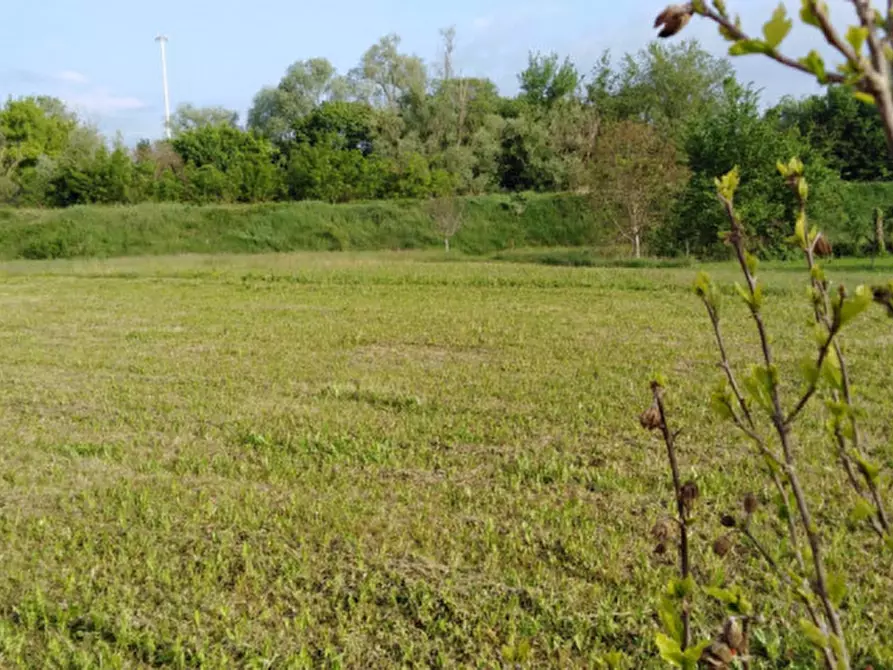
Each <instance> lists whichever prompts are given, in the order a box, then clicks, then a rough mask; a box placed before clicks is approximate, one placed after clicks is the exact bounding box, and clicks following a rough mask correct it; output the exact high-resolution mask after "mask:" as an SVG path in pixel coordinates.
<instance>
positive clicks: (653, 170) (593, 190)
mask: <svg viewBox="0 0 893 670" xmlns="http://www.w3.org/2000/svg"><path fill="white" fill-rule="evenodd" d="M687 176H688V175H687V172H686V169H685V167H684V166H682V165H680V162H679V155H678V153H677V151H676V147H675V146H674V145H673V144H672V142H667V140H666V139H665V138H664V137H661V136H660V134H659V133H658V132H657V131H656V130H654V128H653V127H652V126H650V125H648V124H645V123H641V122H636V121H618V122H615V123H613V124H611V125H609V126H608V127H607V128H605V129H604V130H603V131H602V133H601V135H600V136H599V138H598V140H597V142H596V148H595V151H594V154H593V159H592V168H591V171H590V174H589V179H588V183H587V185H588V187H589V189H588V190H589V197H590V199H591V200H592V202H593V206H594V207H595V208H596V209H597V210H600V211H603V212H605V214H606V216H608V217H609V218H610V219H611V220H612V221H613V222H614V225H615V226H617V230H618V231H619V233H620V235H621V236H623V237H624V238H625V239H626V240H628V241H629V242H630V244H632V246H633V252H634V254H635V256H636V258H639V257H640V256H641V255H642V254H641V241H642V238H643V237H644V236H645V235H646V234H647V233H648V232H649V231H650V230H652V229H653V228H654V227H655V226H656V225H657V224H658V223H660V222H661V220H662V218H663V215H664V212H665V211H666V208H667V205H668V203H669V202H670V201H671V200H672V198H673V196H674V194H675V192H676V191H677V190H678V189H680V188H681V187H682V186H683V185H684V184H685V181H686V178H687Z"/></svg>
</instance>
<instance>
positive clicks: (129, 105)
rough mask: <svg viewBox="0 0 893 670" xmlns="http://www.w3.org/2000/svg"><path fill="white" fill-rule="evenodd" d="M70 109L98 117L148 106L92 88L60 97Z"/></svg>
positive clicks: (133, 98) (128, 97)
mask: <svg viewBox="0 0 893 670" xmlns="http://www.w3.org/2000/svg"><path fill="white" fill-rule="evenodd" d="M62 99H63V100H64V101H65V102H66V103H67V104H68V105H70V106H71V107H73V108H76V109H78V110H79V111H82V112H85V113H88V114H97V115H100V116H105V115H115V114H120V113H121V112H133V111H137V110H141V109H145V108H146V107H148V105H147V104H146V103H145V102H144V101H142V100H140V99H139V98H135V97H133V96H125V95H115V94H113V93H110V92H109V91H108V90H107V89H104V88H99V87H96V88H92V89H90V90H87V91H82V92H77V93H71V94H68V95H64V96H62Z"/></svg>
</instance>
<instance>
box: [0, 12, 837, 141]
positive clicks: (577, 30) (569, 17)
mask: <svg viewBox="0 0 893 670" xmlns="http://www.w3.org/2000/svg"><path fill="white" fill-rule="evenodd" d="M665 2H666V0H625V1H624V0H621V1H619V2H617V1H613V2H612V1H609V0H551V1H534V0H518V1H516V2H510V1H508V0H447V1H446V2H433V1H431V0H328V1H323V2H318V1H317V2H306V1H302V0H249V1H247V2H245V1H238V2H237V1H236V0H152V1H151V2H150V1H147V0H34V1H32V2H10V3H8V5H9V6H7V7H6V9H5V10H4V20H3V22H2V24H0V45H2V48H0V98H2V99H4V100H5V99H6V97H7V96H8V95H13V96H18V95H26V94H32V93H44V94H49V95H56V96H59V97H60V98H62V99H63V100H65V101H66V102H68V103H69V104H70V105H71V106H72V107H74V108H75V109H76V110H77V111H78V112H80V113H81V114H82V116H84V117H85V118H87V119H89V120H92V121H94V122H95V123H97V124H98V125H99V127H100V128H101V129H102V130H103V131H104V132H105V133H107V134H108V135H109V136H113V134H114V132H115V130H120V131H122V133H123V135H124V139H125V141H127V143H128V144H130V143H133V142H135V141H136V140H137V139H139V138H140V137H151V138H155V137H158V136H159V135H160V134H161V129H162V116H163V111H162V110H163V101H162V93H161V91H162V89H161V74H160V57H159V52H158V45H157V44H156V43H155V42H154V41H153V39H154V37H155V35H156V34H158V33H159V32H164V33H166V34H167V35H168V36H169V37H170V43H169V46H168V58H169V73H170V90H171V99H172V107H176V105H177V104H178V103H181V102H191V103H193V104H196V105H223V106H226V107H229V108H232V109H236V110H238V111H239V112H240V114H241V115H242V118H243V119H244V115H245V111H246V110H247V108H248V107H249V105H250V104H251V98H252V97H253V95H254V94H255V93H256V92H257V91H258V90H259V89H260V88H261V87H262V86H264V85H268V84H275V83H276V82H278V80H279V78H280V76H281V75H282V73H283V72H284V71H285V68H286V67H287V66H288V65H289V64H290V63H292V62H294V61H296V60H299V59H305V58H310V57H314V56H325V57H327V58H329V59H330V60H331V61H332V62H333V63H334V64H335V65H336V66H337V67H338V68H339V70H341V71H346V70H347V69H349V68H350V67H352V66H353V65H355V64H356V63H357V61H358V60H359V58H360V55H361V54H362V52H363V51H364V50H365V49H366V48H367V47H368V46H369V45H371V44H372V43H374V42H375V41H377V40H378V38H379V37H381V36H383V35H385V34H387V33H389V32H396V33H398V34H399V35H400V36H401V37H402V38H403V45H402V47H403V49H404V50H405V51H407V52H410V53H415V54H417V55H419V56H421V57H423V58H425V59H426V60H428V61H431V60H433V59H434V58H436V55H437V50H438V46H439V45H438V30H439V29H440V28H442V27H445V26H448V25H451V24H452V25H455V26H456V28H457V32H458V47H457V66H458V68H459V69H460V70H461V71H462V72H463V73H464V74H468V75H478V76H489V77H491V78H492V79H493V80H494V81H496V83H497V84H498V85H499V86H500V88H501V89H502V90H503V92H505V93H511V92H513V91H514V90H515V87H516V75H517V73H518V71H519V70H520V69H522V68H523V66H524V64H525V62H526V57H527V53H528V51H530V50H541V51H556V52H558V53H559V54H561V55H562V56H563V55H569V56H571V58H573V59H574V60H575V61H576V63H577V64H578V66H579V68H580V69H581V70H582V71H588V70H589V69H590V68H591V67H592V65H593V63H594V62H595V61H596V59H597V58H598V56H599V55H600V54H601V53H602V51H604V50H605V49H611V50H612V52H614V53H615V54H617V55H619V54H621V53H623V52H625V51H634V50H637V49H639V48H641V47H642V46H644V45H645V44H646V43H647V41H648V40H649V39H651V38H652V36H653V34H654V33H653V31H652V30H651V24H652V22H653V19H654V16H655V14H656V12H657V11H659V10H660V9H661V8H662V6H663V5H664V4H665ZM729 4H730V5H731V6H733V7H736V8H737V9H739V10H740V11H741V13H742V18H743V19H744V22H745V26H746V27H747V28H748V30H751V31H753V32H757V33H758V32H759V28H760V23H761V22H762V20H764V19H765V18H767V17H768V15H769V13H770V12H771V9H772V8H773V7H774V6H776V5H777V0H730V2H729ZM786 4H787V5H788V7H789V9H791V10H793V11H794V12H796V10H797V8H798V6H799V4H800V3H799V1H797V2H793V1H792V0H787V3H786ZM831 5H832V9H833V10H836V11H837V13H838V14H842V13H843V11H845V10H842V9H841V7H842V5H843V0H832V1H831ZM685 36H686V37H697V38H699V39H700V40H701V41H702V43H703V44H704V46H706V47H707V48H709V49H710V50H711V51H712V52H713V53H717V54H720V53H724V50H725V48H726V45H725V44H724V43H723V42H722V41H721V40H720V38H718V37H717V36H716V34H715V29H714V27H713V26H712V24H708V23H707V22H705V21H697V20H696V21H694V22H693V23H692V25H691V26H690V27H689V29H688V30H686V32H685ZM814 42H815V37H814V36H812V35H811V34H809V33H806V34H805V35H804V34H802V33H797V34H795V35H794V36H792V38H791V40H790V42H789V43H788V44H786V47H787V48H788V49H789V50H790V51H792V52H793V53H796V54H797V55H802V54H804V53H805V52H806V51H807V50H808V45H809V46H811V45H812V44H813V43H814ZM734 62H735V63H736V66H738V69H739V72H740V74H741V76H742V77H743V78H744V79H745V80H748V81H749V80H754V79H755V80H758V83H759V84H760V86H762V87H763V88H765V89H766V95H767V97H770V98H776V97H778V96H779V95H781V94H784V93H794V94H800V93H804V92H813V91H814V90H815V87H814V86H812V85H810V83H809V81H808V78H807V77H805V76H804V75H796V74H788V73H786V72H785V71H784V70H782V69H781V68H779V67H776V66H774V65H773V64H769V63H768V61H764V59H762V58H760V57H756V56H754V57H748V58H746V59H741V58H739V59H735V61H734ZM758 70H762V71H761V72H758Z"/></svg>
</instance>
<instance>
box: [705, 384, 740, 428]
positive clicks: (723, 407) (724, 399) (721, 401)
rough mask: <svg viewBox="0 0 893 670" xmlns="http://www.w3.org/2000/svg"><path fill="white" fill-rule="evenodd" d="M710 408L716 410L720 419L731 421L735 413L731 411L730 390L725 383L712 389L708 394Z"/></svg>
mask: <svg viewBox="0 0 893 670" xmlns="http://www.w3.org/2000/svg"><path fill="white" fill-rule="evenodd" d="M710 408H711V409H712V410H713V411H714V412H716V415H717V416H718V417H719V418H720V419H725V420H726V421H733V420H734V419H735V413H734V412H733V411H732V392H731V391H730V390H729V388H728V386H727V385H726V384H723V385H722V388H720V389H717V390H716V391H714V392H713V393H712V394H711V396H710Z"/></svg>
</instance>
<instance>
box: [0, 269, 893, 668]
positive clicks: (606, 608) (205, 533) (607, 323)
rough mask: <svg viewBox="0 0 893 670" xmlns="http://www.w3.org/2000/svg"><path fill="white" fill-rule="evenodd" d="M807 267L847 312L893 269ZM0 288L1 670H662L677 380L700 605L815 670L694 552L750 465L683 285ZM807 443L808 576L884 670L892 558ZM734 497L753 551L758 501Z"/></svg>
mask: <svg viewBox="0 0 893 670" xmlns="http://www.w3.org/2000/svg"><path fill="white" fill-rule="evenodd" d="M432 261H436V262H432ZM830 266H831V267H830V270H829V271H833V272H834V274H835V276H836V277H837V278H839V279H840V280H843V281H846V282H847V283H848V284H850V285H855V284H857V283H871V282H874V281H876V280H878V278H879V277H883V276H889V275H890V273H891V271H893V265H891V264H890V262H889V261H878V262H877V265H876V266H875V267H874V269H873V268H872V264H871V262H870V261H868V260H866V261H846V260H834V261H831V264H830ZM699 269H707V270H709V271H710V272H711V273H712V274H713V276H714V278H715V279H716V280H717V281H718V282H722V283H723V284H726V285H728V284H729V283H730V281H731V280H732V279H733V278H734V277H735V268H734V267H733V266H731V265H727V264H718V265H714V266H709V267H702V268H699ZM0 272H2V279H3V281H2V284H0V306H2V313H3V315H4V318H3V320H2V324H0V337H2V339H3V342H4V346H3V356H2V358H0V376H2V379H3V382H4V383H3V384H2V386H0V388H2V390H0V417H2V418H0V445H2V446H0V449H2V463H3V474H2V482H0V504H2V509H3V515H2V524H0V532H2V547H3V571H2V579H0V613H2V619H0V621H2V623H0V661H2V664H3V665H4V666H6V667H35V666H44V665H48V666H52V667H99V666H100V665H102V667H154V666H169V667H200V666H201V667H233V666H239V667H296V668H299V667H382V666H393V665H403V666H409V667H438V666H440V667H454V666H466V667H467V666H472V667H494V666H499V665H500V664H511V663H513V662H519V663H521V664H522V666H526V667H533V666H542V665H545V664H550V665H553V666H556V667H581V668H582V667H593V665H595V666H596V667H597V666H598V664H599V663H601V662H605V663H608V662H609V661H610V662H614V661H615V659H616V658H617V657H616V656H613V655H612V652H620V653H622V655H623V657H624V658H625V659H626V660H625V661H616V662H617V665H615V666H614V667H630V668H632V667H635V668H652V667H653V668H656V667H662V666H661V663H662V662H661V661H660V660H659V659H657V658H656V655H655V650H654V647H653V636H654V633H655V631H656V630H657V627H656V626H657V624H656V622H655V620H654V617H655V607H656V604H657V599H658V597H659V594H660V593H661V591H662V589H663V588H664V585H665V584H666V582H667V581H668V580H669V579H670V578H671V577H672V575H673V574H674V572H675V568H674V566H673V557H672V555H668V556H662V555H656V554H654V553H653V552H654V539H653V537H652V535H651V531H652V526H653V525H654V524H655V522H656V521H657V520H658V519H659V518H660V517H661V515H663V514H665V513H666V511H667V510H668V509H669V505H670V504H671V502H672V490H671V488H670V486H669V484H668V480H667V474H666V466H665V452H664V448H663V446H662V444H661V442H660V441H659V439H658V438H657V437H654V436H652V435H650V434H648V433H646V432H644V431H642V429H641V427H640V426H639V414H640V412H641V411H642V409H643V408H644V406H645V404H646V397H647V386H646V385H644V382H645V380H646V379H647V372H648V371H651V370H661V371H663V372H664V374H666V376H667V377H668V379H669V380H670V381H671V382H672V390H671V391H670V392H669V393H668V396H667V400H666V401H667V404H668V407H669V408H670V411H672V413H673V420H674V422H676V423H678V425H680V426H683V425H684V426H685V438H684V440H681V441H680V446H679V449H680V453H681V456H680V458H681V459H683V463H684V468H685V472H686V476H690V477H692V478H694V479H695V480H696V481H697V483H698V485H699V487H700V489H701V491H702V497H703V499H704V500H705V501H708V502H707V503H705V504H706V507H705V508H703V509H702V511H701V516H702V517H703V524H702V525H701V527H700V528H699V530H698V531H697V535H696V537H695V538H694V540H693V542H692V545H693V552H694V554H695V556H696V563H695V564H696V565H697V566H698V576H699V579H703V580H706V581H707V582H708V583H709V582H717V583H719V582H727V583H729V584H739V585H741V586H742V587H744V588H745V589H747V590H748V591H747V592H748V595H749V596H750V597H751V599H752V600H753V601H754V602H756V603H757V604H758V606H759V608H760V613H761V615H762V616H763V617H764V618H765V622H764V623H763V624H761V625H760V626H759V630H758V633H757V637H756V638H755V641H754V642H752V649H753V652H754V653H755V655H756V657H757V658H758V659H759V663H760V666H758V667H778V668H782V667H789V668H806V667H812V664H811V663H812V661H811V658H812V656H811V653H812V652H811V651H810V648H809V643H808V642H807V641H805V640H804V639H802V638H801V637H800V636H798V635H792V634H790V631H789V620H790V618H791V617H792V616H793V612H794V609H792V608H795V605H794V604H793V603H791V602H790V601H788V600H787V599H786V598H784V597H782V596H781V595H780V593H779V592H778V591H776V590H775V589H773V588H771V585H770V583H768V582H767V581H766V569H765V567H764V565H763V563H761V559H760V557H759V556H757V555H755V554H754V553H753V551H752V550H750V549H748V548H747V547H746V546H744V545H736V546H735V548H734V549H733V550H732V551H731V552H730V554H729V555H728V556H727V557H726V558H724V559H720V558H718V557H717V556H715V555H714V554H713V552H712V551H711V544H712V542H713V541H714V539H715V534H716V531H717V529H719V528H720V526H719V521H720V516H721V515H722V514H724V513H725V512H727V511H728V510H729V509H732V508H734V507H735V506H736V505H737V504H738V503H737V501H738V500H739V499H740V497H741V496H743V495H744V494H745V493H746V492H749V491H752V490H754V486H755V482H757V481H760V476H759V475H758V473H759V472H760V469H761V467H762V465H761V462H760V461H759V460H758V459H754V458H753V457H752V456H751V455H750V452H749V451H748V450H747V449H746V448H745V447H744V444H743V443H744V440H745V438H743V437H738V436H736V435H731V434H730V433H729V432H728V429H727V428H725V427H724V426H723V424H722V423H721V421H720V420H719V419H718V418H716V416H715V415H714V413H713V412H712V411H711V410H710V408H709V393H710V389H712V387H713V381H714V380H715V376H716V369H715V360H714V358H715V357H714V354H713V350H712V337H713V334H712V331H711V329H710V327H709V323H708V322H706V319H705V317H704V313H703V306H702V305H701V304H700V303H699V301H698V300H697V298H696V297H695V296H694V295H693V293H692V292H691V284H692V280H693V277H694V274H695V269H694V268H686V267H683V268H673V267H638V268H620V267H610V268H598V267H594V268H583V267H577V268H562V267H546V266H542V265H539V266H538V265H530V264H519V263H493V262H476V261H463V262H456V261H455V260H454V261H449V260H446V256H445V255H444V254H442V253H439V254H435V255H431V254H429V253H424V254H420V253H419V252H408V253H405V254H372V255H370V254H356V253H341V254H276V255H256V256H248V255H237V256H221V255H217V256H201V255H193V256H180V257H157V258H142V259H127V260H105V261H101V260H81V261H50V262H46V261H30V262H25V261H17V262H6V263H4V264H3V265H2V266H0ZM802 273H803V268H802V266H801V264H797V265H796V266H795V265H793V264H784V263H776V264H769V265H768V266H766V267H764V268H763V269H762V277H763V278H764V279H765V281H766V283H767V285H768V286H769V287H771V289H770V290H769V291H767V296H766V305H765V311H766V314H767V320H768V321H769V323H772V324H774V325H773V326H772V329H771V334H772V337H773V340H774V341H775V342H776V343H777V345H778V348H779V351H781V352H785V354H784V357H783V358H782V359H781V360H780V361H779V364H780V366H781V369H782V370H783V371H785V372H787V371H792V370H796V369H797V366H798V362H799V359H798V356H800V355H803V354H807V353H809V352H810V351H811V349H812V345H811V339H810V332H811V331H810V329H809V327H808V325H807V324H808V320H809V318H810V311H809V305H808V302H807V301H804V300H802V285H803V282H802ZM730 295H733V293H731V294H730ZM791 305H794V307H791ZM725 328H726V337H727V340H728V343H729V346H730V348H731V349H733V350H734V351H735V352H736V356H740V357H742V358H743V357H745V356H748V355H754V354H755V352H756V351H757V346H758V345H757V343H756V342H755V341H754V339H753V338H752V337H751V336H750V329H749V317H748V314H747V310H746V307H745V306H744V305H736V303H734V301H731V302H730V306H729V307H728V308H727V309H726V312H725ZM860 328H861V336H860V337H859V338H852V339H848V340H847V341H846V353H847V356H848V360H849V361H850V362H851V366H852V372H853V375H854V377H856V378H858V379H859V380H860V387H859V397H858V400H859V404H860V406H861V407H862V408H864V410H865V411H866V419H865V420H864V422H863V424H862V429H863V431H864V433H865V442H866V444H869V445H871V455H872V457H873V458H875V459H877V460H879V461H880V462H881V463H882V464H883V465H885V466H887V467H889V466H893V446H891V445H893V432H891V424H890V421H889V420H888V418H887V417H889V414H890V410H891V399H890V394H889V393H888V392H887V381H888V378H889V363H888V361H889V358H890V354H891V352H893V339H891V337H890V329H889V321H888V320H886V318H885V317H884V315H883V313H882V312H880V311H877V312H875V311H872V312H870V313H869V314H868V315H867V316H864V317H863V319H862V320H861V321H860ZM556 333H560V334H561V335H560V337H557V336H556ZM796 390H797V389H796V388H789V387H785V388H784V389H783V392H784V394H785V396H786V397H789V396H792V394H794V393H795V392H796ZM823 421H824V418H823V412H822V411H821V410H820V409H815V408H813V409H811V410H810V411H808V412H807V413H806V415H805V416H804V421H803V424H802V426H799V425H798V428H797V437H798V440H801V439H802V441H801V442H800V445H801V447H800V453H801V457H802V459H803V460H802V463H801V466H800V467H801V477H802V478H803V479H804V480H805V481H806V482H807V483H808V484H809V487H810V491H812V494H811V495H813V496H815V498H814V502H815V504H816V514H817V516H818V517H819V519H820V520H821V521H822V522H823V527H825V526H827V527H828V528H830V529H832V531H833V533H832V534H831V535H829V536H828V537H827V548H828V557H827V560H828V562H829V564H830V565H831V566H833V567H834V568H835V569H841V568H844V567H846V569H847V571H848V573H849V574H850V575H851V576H852V578H851V580H850V582H849V587H850V590H849V592H848V594H847V598H846V601H845V604H844V609H843V616H844V618H845V621H846V623H847V626H848V631H849V632H850V636H851V638H850V645H851V652H852V654H853V658H854V659H855V660H858V661H859V663H861V665H859V666H857V667H866V666H867V665H868V664H873V666H874V667H875V668H885V667H891V665H893V649H891V647H890V644H889V640H890V639H891V636H893V627H891V626H893V624H891V622H893V600H891V598H890V597H889V594H890V592H891V589H893V558H891V557H893V554H891V553H890V552H887V553H884V554H875V553H872V552H864V553H863V552H859V551H857V552H855V553H854V552H853V551H851V549H849V548H848V547H851V544H850V540H849V539H847V537H848V535H847V534H848V532H849V531H848V530H847V528H848V521H847V519H848V517H849V514H850V507H851V505H850V504H849V503H847V502H846V501H851V500H852V493H851V492H850V491H849V489H848V488H847V486H846V483H845V481H843V480H842V479H841V478H839V477H837V476H836V470H834V469H832V468H831V461H832V460H833V456H832V454H831V452H830V451H829V447H828V445H827V443H826V442H825V441H824V439H823V436H822V435H821V431H817V430H816V428H817V427H818V426H819V425H820V424H821V423H822V422H823ZM885 487H886V488H885V493H886V494H887V495H888V497H889V493H890V491H889V482H887V483H885ZM755 493H756V494H757V495H758V496H759V498H760V502H761V505H762V507H761V511H760V512H758V516H759V518H760V520H761V523H764V524H769V526H768V527H771V526H772V524H774V523H777V521H774V519H775V516H774V512H773V511H772V498H771V495H770V493H771V491H770V490H769V489H763V488H757V489H756V490H755ZM834 501H838V502H834ZM768 527H767V528H768ZM865 541H866V543H869V542H871V539H870V538H868V537H866V538H865ZM710 624H711V621H710V619H709V618H708V617H706V616H704V617H703V618H699V619H698V620H696V622H695V625H696V632H697V633H698V634H699V635H702V636H703V635H708V634H710V633H711V632H712V631H711V630H710V629H709V626H710Z"/></svg>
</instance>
